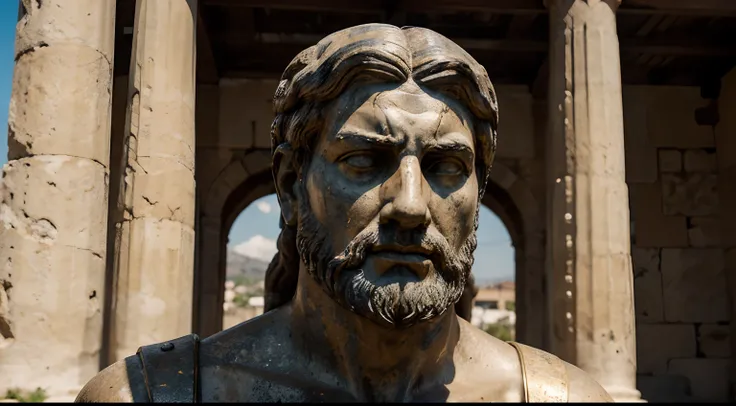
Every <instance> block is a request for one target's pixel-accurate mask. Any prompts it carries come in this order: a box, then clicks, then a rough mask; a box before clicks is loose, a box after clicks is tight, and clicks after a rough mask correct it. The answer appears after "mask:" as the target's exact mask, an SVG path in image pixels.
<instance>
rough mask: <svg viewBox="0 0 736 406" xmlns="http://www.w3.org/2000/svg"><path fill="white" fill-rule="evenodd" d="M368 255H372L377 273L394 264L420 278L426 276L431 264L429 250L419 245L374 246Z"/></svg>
mask: <svg viewBox="0 0 736 406" xmlns="http://www.w3.org/2000/svg"><path fill="white" fill-rule="evenodd" d="M370 255H371V256H373V257H374V260H375V262H376V265H377V267H376V268H377V269H376V272H377V273H378V274H379V275H382V274H384V273H385V272H387V271H389V270H390V269H392V268H394V267H396V266H402V267H405V268H407V269H409V270H410V271H411V272H412V273H414V274H415V275H416V276H417V277H418V278H419V279H420V280H421V279H424V278H425V277H426V276H427V274H428V273H429V268H430V266H431V265H432V258H431V257H430V252H429V251H428V250H425V249H423V248H421V247H416V248H414V247H411V248H406V247H375V248H374V249H372V250H371V254H370Z"/></svg>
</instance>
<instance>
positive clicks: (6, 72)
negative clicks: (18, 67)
mask: <svg viewBox="0 0 736 406" xmlns="http://www.w3.org/2000/svg"><path fill="white" fill-rule="evenodd" d="M17 20H18V1H17V0H1V1H0V134H2V135H3V139H2V142H0V163H2V164H4V163H5V162H6V161H7V159H8V130H7V128H8V103H9V102H10V85H11V82H12V81H13V50H14V47H15V23H16V22H17Z"/></svg>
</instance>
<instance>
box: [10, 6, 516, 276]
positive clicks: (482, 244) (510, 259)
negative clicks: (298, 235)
mask: <svg viewBox="0 0 736 406" xmlns="http://www.w3.org/2000/svg"><path fill="white" fill-rule="evenodd" d="M70 1H71V0H70ZM17 18H18V1H16V0H0V134H2V141H1V142H0V164H4V163H5V162H6V161H7V155H8V141H7V128H8V126H7V122H8V103H9V101H10V88H11V82H12V77H13V48H14V40H15V24H16V20H17ZM278 233H279V227H278V202H277V200H276V197H275V196H274V195H270V196H266V197H264V198H262V199H260V200H258V201H256V202H254V203H253V204H252V205H250V206H249V207H248V208H247V209H245V210H244V211H243V213H241V215H240V216H239V217H238V219H237V220H236V221H235V224H233V228H232V229H231V230H230V245H231V246H233V247H235V246H240V249H241V250H242V249H245V250H256V251H257V252H259V253H261V254H263V255H266V254H267V253H268V252H270V251H269V250H273V249H274V245H273V242H274V241H275V240H276V237H278ZM244 243H245V245H243V244H244ZM475 258H476V260H475V266H474V269H473V272H474V273H475V274H476V277H477V278H479V279H500V278H507V279H513V278H514V249H513V247H512V246H511V239H510V237H509V234H508V232H507V231H506V227H505V226H504V225H503V223H501V221H500V220H499V219H498V217H497V216H496V215H495V214H493V212H491V211H490V210H488V209H486V208H485V207H484V208H483V209H481V214H480V225H479V228H478V249H477V251H476V254H475Z"/></svg>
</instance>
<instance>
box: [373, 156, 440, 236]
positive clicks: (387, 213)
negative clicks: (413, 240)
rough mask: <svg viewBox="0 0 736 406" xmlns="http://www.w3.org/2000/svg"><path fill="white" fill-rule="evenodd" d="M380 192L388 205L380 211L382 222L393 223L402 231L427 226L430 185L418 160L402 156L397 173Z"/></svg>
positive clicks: (429, 219) (428, 221) (385, 183)
mask: <svg viewBox="0 0 736 406" xmlns="http://www.w3.org/2000/svg"><path fill="white" fill-rule="evenodd" d="M381 192H382V193H381V195H382V200H383V201H386V202H387V203H386V204H385V206H383V208H382V209H381V213H380V216H379V217H380V222H381V223H387V222H391V221H393V222H396V223H398V225H399V226H400V227H401V228H404V229H413V228H417V227H426V226H428V225H429V223H430V221H431V217H430V214H429V185H428V184H427V182H426V180H425V179H424V175H423V174H422V167H421V164H420V163H419V159H417V157H415V156H405V157H403V158H402V159H401V163H400V164H399V168H398V170H397V171H396V172H395V173H394V174H393V175H392V176H391V178H389V179H388V180H387V181H386V182H384V184H383V185H382V186H381Z"/></svg>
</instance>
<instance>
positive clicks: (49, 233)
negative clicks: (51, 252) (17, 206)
mask: <svg viewBox="0 0 736 406" xmlns="http://www.w3.org/2000/svg"><path fill="white" fill-rule="evenodd" d="M20 211H21V213H22V214H23V219H21V218H19V217H18V216H17V215H16V213H15V212H14V210H13V209H12V208H11V207H10V206H9V205H8V204H7V203H5V202H3V203H2V204H0V218H2V223H3V226H5V228H6V229H8V228H12V229H16V230H18V232H19V233H20V234H21V235H23V236H26V237H30V238H31V239H33V240H35V241H38V242H41V243H45V244H49V243H51V242H53V241H54V240H56V237H57V235H58V230H57V229H56V226H55V225H54V223H52V222H51V221H50V220H48V219H45V218H40V219H34V218H32V217H30V216H29V215H28V213H26V212H25V210H22V209H21V210H20Z"/></svg>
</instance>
